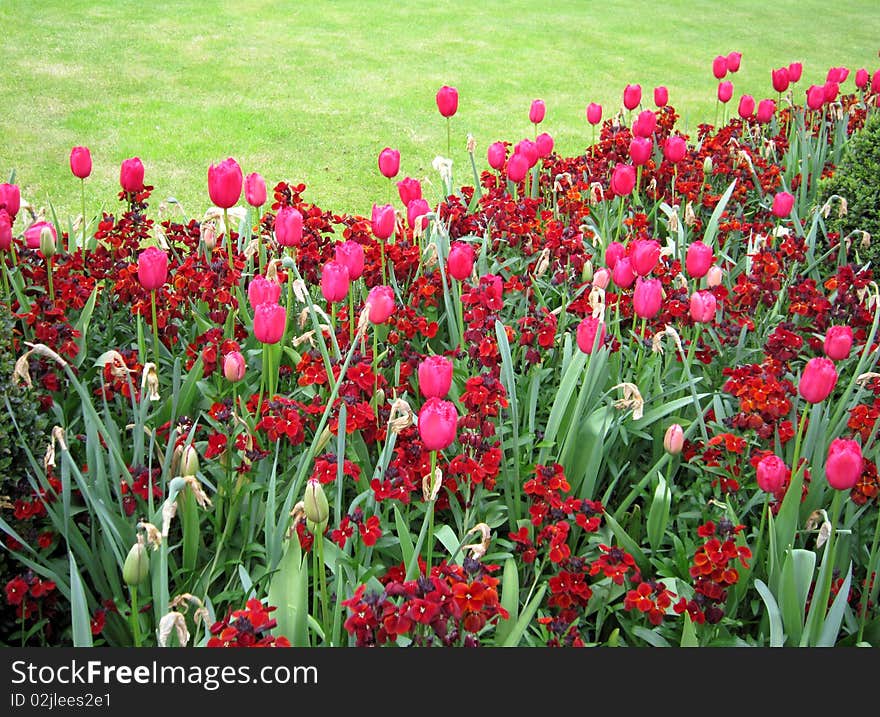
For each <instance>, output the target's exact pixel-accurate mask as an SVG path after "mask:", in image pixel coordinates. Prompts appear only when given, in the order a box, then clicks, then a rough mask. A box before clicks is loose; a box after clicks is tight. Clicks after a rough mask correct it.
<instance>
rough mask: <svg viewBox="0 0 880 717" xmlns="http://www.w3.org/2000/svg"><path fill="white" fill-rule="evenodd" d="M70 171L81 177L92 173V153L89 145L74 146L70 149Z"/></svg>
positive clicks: (83, 177)
mask: <svg viewBox="0 0 880 717" xmlns="http://www.w3.org/2000/svg"><path fill="white" fill-rule="evenodd" d="M70 171H71V172H73V176H74V177H78V178H79V179H85V178H86V177H88V176H89V175H90V174H91V173H92V153H91V152H89V148H88V147H74V148H73V149H71V150H70Z"/></svg>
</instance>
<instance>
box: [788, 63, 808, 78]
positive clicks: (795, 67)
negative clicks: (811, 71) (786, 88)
mask: <svg viewBox="0 0 880 717" xmlns="http://www.w3.org/2000/svg"><path fill="white" fill-rule="evenodd" d="M803 71H804V66H803V64H802V63H800V62H792V63H791V64H790V65H789V66H788V81H789V82H798V81H799V80H800V79H801V74H802V73H803Z"/></svg>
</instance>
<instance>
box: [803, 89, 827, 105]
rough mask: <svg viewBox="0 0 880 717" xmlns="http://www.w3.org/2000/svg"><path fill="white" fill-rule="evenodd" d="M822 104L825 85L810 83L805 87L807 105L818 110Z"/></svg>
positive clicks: (823, 102)
mask: <svg viewBox="0 0 880 717" xmlns="http://www.w3.org/2000/svg"><path fill="white" fill-rule="evenodd" d="M824 104H825V85H810V86H809V88H808V89H807V107H808V108H809V109H811V110H818V109H821V107H822V105H824Z"/></svg>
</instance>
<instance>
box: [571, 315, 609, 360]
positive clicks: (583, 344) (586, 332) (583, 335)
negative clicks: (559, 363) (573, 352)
mask: <svg viewBox="0 0 880 717" xmlns="http://www.w3.org/2000/svg"><path fill="white" fill-rule="evenodd" d="M597 336H598V339H597ZM605 336H606V332H605V322H604V321H601V320H599V319H597V318H594V317H592V316H587V317H586V318H585V319H584V320H583V321H581V322H580V323H579V324H578V327H577V345H578V348H579V349H580V350H581V351H583V352H584V353H585V354H591V353H593V347H594V346H595V347H598V348H601V347H602V345H603V344H604V343H605Z"/></svg>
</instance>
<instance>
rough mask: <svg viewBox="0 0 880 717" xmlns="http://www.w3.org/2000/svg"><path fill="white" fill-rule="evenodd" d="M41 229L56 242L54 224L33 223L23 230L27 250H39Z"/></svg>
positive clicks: (56, 235) (56, 236)
mask: <svg viewBox="0 0 880 717" xmlns="http://www.w3.org/2000/svg"><path fill="white" fill-rule="evenodd" d="M43 229H48V230H49V231H50V232H51V234H52V239H53V240H54V241H57V240H58V234H57V233H56V232H55V225H54V224H52V223H51V222H45V221H39V222H34V223H33V224H31V225H30V226H29V227H28V228H27V229H25V230H24V240H25V244H26V245H27V248H28V249H39V248H40V237H41V236H42V235H43ZM163 283H164V280H163Z"/></svg>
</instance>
